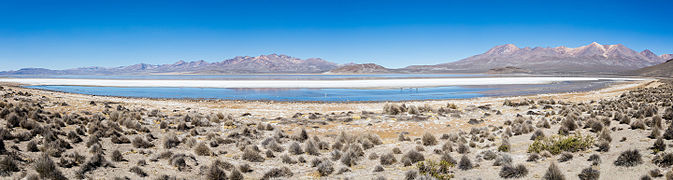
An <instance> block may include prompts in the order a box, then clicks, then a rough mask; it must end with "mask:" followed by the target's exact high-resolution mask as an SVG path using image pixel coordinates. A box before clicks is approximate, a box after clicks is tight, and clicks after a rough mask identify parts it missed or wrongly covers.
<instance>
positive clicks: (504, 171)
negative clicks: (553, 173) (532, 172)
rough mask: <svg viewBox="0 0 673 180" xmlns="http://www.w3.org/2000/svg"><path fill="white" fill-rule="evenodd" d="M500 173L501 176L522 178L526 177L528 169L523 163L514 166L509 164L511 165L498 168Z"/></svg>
mask: <svg viewBox="0 0 673 180" xmlns="http://www.w3.org/2000/svg"><path fill="white" fill-rule="evenodd" d="M498 175H500V177H501V178H506V179H507V178H522V177H526V175H528V169H526V166H525V165H523V164H519V165H516V166H511V165H504V166H502V168H501V169H500V173H499V174H498Z"/></svg>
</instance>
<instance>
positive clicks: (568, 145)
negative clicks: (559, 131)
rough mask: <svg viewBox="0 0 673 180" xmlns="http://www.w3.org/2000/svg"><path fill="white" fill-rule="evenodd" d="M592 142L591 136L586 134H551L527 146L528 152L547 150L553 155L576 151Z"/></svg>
mask: <svg viewBox="0 0 673 180" xmlns="http://www.w3.org/2000/svg"><path fill="white" fill-rule="evenodd" d="M593 142H594V138H593V137H591V136H588V135H587V136H582V135H581V134H579V133H577V134H575V135H569V136H559V135H553V136H550V137H545V138H542V139H537V140H535V141H534V142H533V144H531V145H530V146H528V152H529V153H532V152H534V153H540V152H542V151H544V150H547V151H549V152H550V153H552V154H555V155H556V154H559V153H561V152H564V151H567V152H577V151H581V150H586V149H588V148H589V147H591V145H592V144H593Z"/></svg>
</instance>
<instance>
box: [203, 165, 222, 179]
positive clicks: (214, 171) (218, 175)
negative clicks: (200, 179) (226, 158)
mask: <svg viewBox="0 0 673 180" xmlns="http://www.w3.org/2000/svg"><path fill="white" fill-rule="evenodd" d="M206 179H208V180H222V179H227V173H225V172H224V171H223V170H222V169H220V167H218V165H217V164H216V163H215V162H213V163H212V164H211V165H210V168H209V169H208V173H207V174H206Z"/></svg>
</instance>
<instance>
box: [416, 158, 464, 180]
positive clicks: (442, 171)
mask: <svg viewBox="0 0 673 180" xmlns="http://www.w3.org/2000/svg"><path fill="white" fill-rule="evenodd" d="M454 166H455V164H453V163H450V162H446V161H439V162H435V161H432V160H426V161H421V162H418V164H416V169H418V172H419V173H420V174H421V175H423V176H429V177H432V178H434V179H451V178H453V173H452V172H451V168H453V167H454Z"/></svg>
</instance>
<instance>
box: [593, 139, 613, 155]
mask: <svg viewBox="0 0 673 180" xmlns="http://www.w3.org/2000/svg"><path fill="white" fill-rule="evenodd" d="M596 146H598V149H597V150H596V151H598V152H608V151H610V142H608V141H605V140H601V141H600V142H598V144H596Z"/></svg>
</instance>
